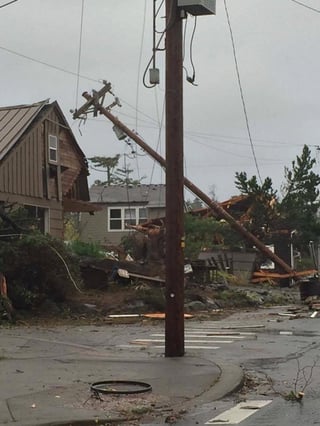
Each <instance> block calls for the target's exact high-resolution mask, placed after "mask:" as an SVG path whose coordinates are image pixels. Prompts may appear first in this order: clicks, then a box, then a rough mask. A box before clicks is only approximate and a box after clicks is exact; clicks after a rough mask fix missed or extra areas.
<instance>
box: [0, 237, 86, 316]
mask: <svg viewBox="0 0 320 426" xmlns="http://www.w3.org/2000/svg"><path fill="white" fill-rule="evenodd" d="M0 270H1V271H2V272H3V273H4V275H5V276H6V278H7V283H8V296H9V298H10V299H11V301H12V304H13V306H14V307H15V308H17V309H19V308H22V309H30V308H34V307H37V306H38V305H40V304H41V303H42V302H43V301H44V300H47V299H51V300H53V301H55V302H62V301H64V300H65V298H66V297H67V295H68V294H70V293H71V292H73V291H75V288H76V287H77V288H79V286H81V283H82V281H81V275H80V269H79V266H78V261H77V259H76V258H75V257H74V256H73V255H72V253H71V252H70V250H69V249H68V248H67V247H66V246H65V244H64V243H63V242H62V241H60V240H57V239H54V238H52V237H50V236H44V235H42V234H40V233H33V234H30V235H25V236H23V237H21V238H19V239H16V240H10V241H4V242H1V245H0Z"/></svg>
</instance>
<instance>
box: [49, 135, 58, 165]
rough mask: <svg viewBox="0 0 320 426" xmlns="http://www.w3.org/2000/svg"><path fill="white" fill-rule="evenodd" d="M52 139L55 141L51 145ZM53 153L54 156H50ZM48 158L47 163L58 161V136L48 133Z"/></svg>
mask: <svg viewBox="0 0 320 426" xmlns="http://www.w3.org/2000/svg"><path fill="white" fill-rule="evenodd" d="M52 141H55V146H52ZM52 153H54V154H55V155H54V157H55V158H52V157H51V154H52ZM48 159H49V163H54V164H57V163H58V137H57V136H56V135H52V134H49V135H48Z"/></svg>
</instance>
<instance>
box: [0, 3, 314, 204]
mask: <svg viewBox="0 0 320 426" xmlns="http://www.w3.org/2000/svg"><path fill="white" fill-rule="evenodd" d="M7 2H8V0H0V6H1V5H4V4H5V3H7ZM303 3H304V4H305V5H307V6H309V7H310V8H307V7H303V6H302V5H299V4H298V3H297V2H295V1H292V0H268V1H267V0H241V1H239V0H227V6H228V11H229V16H230V21H231V26H232V31H233V36H234V40H235V47H236V55H237V60H238V65H239V71H240V77H241V83H242V88H243V93H244V98H245V103H246V109H247V113H248V120H249V126H250V131H251V135H252V139H253V145H254V150H255V151H254V152H255V155H256V159H257V163H258V167H259V171H260V174H261V177H262V179H264V178H265V177H267V176H270V177H271V178H272V180H273V182H274V187H275V188H276V189H279V188H280V185H281V183H282V182H283V179H284V167H285V166H290V164H291V161H292V160H294V159H295V157H296V155H300V153H301V151H302V147H303V145H304V144H307V145H309V146H310V148H311V151H312V154H313V155H314V156H315V157H317V154H318V150H317V146H318V145H320V126H319V117H320V79H319V76H320V69H319V68H320V55H319V40H320V13H319V12H320V0H304V1H303ZM83 4H84V7H83V9H82V6H83ZM152 4H153V2H152V0H84V2H83V1H82V0H18V1H16V2H15V3H12V4H11V5H8V6H6V7H2V8H0V67H1V68H0V71H1V74H0V75H1V78H0V93H1V97H0V105H1V106H8V105H15V104H25V103H33V102H37V101H40V100H43V99H46V98H50V100H51V101H54V100H57V101H58V103H59V104H60V106H61V107H62V109H63V111H64V113H65V115H66V117H67V119H68V121H69V123H70V125H72V129H73V131H74V134H75V136H76V138H77V140H78V143H79V145H80V146H81V148H82V150H83V151H84V153H85V154H86V156H87V157H91V156H94V155H104V156H113V155H115V154H117V153H120V154H130V147H128V146H127V145H126V144H124V143H123V142H119V141H118V140H117V139H116V138H115V136H114V133H113V131H112V125H111V123H110V122H108V121H107V120H106V119H104V118H103V117H98V118H95V119H93V118H92V119H90V120H87V122H86V124H85V125H83V126H81V129H80V130H81V133H80V131H79V127H78V126H79V122H78V121H76V122H74V121H73V120H72V115H71V114H70V112H69V110H70V109H74V108H75V107H79V106H81V105H82V104H83V102H84V99H83V98H82V96H81V93H82V92H84V91H91V89H99V88H100V87H101V86H102V84H101V83H100V82H99V80H102V79H105V80H107V81H109V82H111V83H112V85H113V91H114V93H115V94H116V95H117V96H118V97H119V98H120V99H121V101H122V105H123V106H122V108H121V109H114V110H113V112H114V113H115V115H117V116H118V117H119V118H120V119H121V120H122V121H123V122H124V123H125V124H126V125H128V127H130V128H131V129H135V130H137V131H138V132H139V134H140V135H141V136H142V137H143V138H144V140H145V141H146V142H147V143H148V144H150V145H151V146H152V147H153V148H154V149H157V150H158V151H159V153H160V154H161V155H163V156H164V155H165V152H164V146H165V142H164V134H165V132H164V127H163V126H164V123H163V122H162V112H163V103H164V79H165V69H164V52H159V53H158V55H157V66H158V67H159V68H160V79H161V83H160V85H159V87H157V88H156V89H147V88H145V87H144V86H143V83H142V74H143V72H144V70H145V67H146V65H147V63H148V62H149V59H150V57H151V55H152ZM157 4H158V5H160V0H158V2H157ZM312 8H313V9H315V10H312ZM317 10H319V11H317ZM82 11H83V15H82ZM81 16H83V20H81ZM163 16H164V10H162V11H161V12H160V13H159V16H158V20H157V23H158V29H159V30H162V29H163V28H164V19H163ZM81 22H82V27H81ZM193 25H194V18H193V17H189V18H188V21H187V29H186V57H185V67H186V70H187V71H188V73H189V74H191V75H192V68H191V62H190V57H189V54H188V52H189V46H190V35H191V32H192V29H193ZM81 28H82V32H81ZM80 35H81V37H80ZM80 38H81V40H82V42H81V49H80ZM79 53H81V54H80V55H79ZM79 57H80V61H79ZM28 58H32V59H34V60H35V61H32V60H30V59H28ZM192 59H193V63H194V66H195V71H196V81H195V82H196V83H197V84H198V86H193V85H191V84H189V83H187V82H186V83H185V90H184V127H185V175H186V176H187V177H188V178H189V179H190V180H191V181H192V182H194V183H195V184H196V185H197V186H199V187H200V189H202V190H203V191H204V192H209V190H210V188H211V187H212V185H214V186H215V192H216V196H217V197H218V199H219V200H220V201H222V200H224V199H226V198H228V197H229V196H232V195H236V194H237V193H238V191H237V190H236V188H235V186H234V177H235V172H236V171H246V172H247V173H248V175H249V177H251V176H252V175H253V174H255V175H257V169H256V165H255V161H254V157H253V153H252V148H251V145H250V140H249V137H248V132H247V127H246V121H245V116H244V112H243V107H242V103H241V97H240V91H239V86H238V81H237V74H236V68H235V62H234V57H233V51H232V44H231V38H230V32H229V28H228V23H227V19H226V13H225V8H224V1H223V0H217V14H216V16H201V17H199V18H198V19H197V27H196V32H195V36H194V42H193V57H192ZM36 61H40V62H43V63H46V64H49V65H52V66H54V67H58V68H61V69H64V70H66V71H70V72H71V73H67V72H62V71H59V70H57V69H55V68H52V67H49V66H47V65H44V64H41V63H39V62H36ZM79 63H80V67H79ZM78 72H80V74H81V76H85V77H87V78H83V77H81V78H79V79H78V78H77V76H76V75H74V74H77V73H78ZM72 73H74V74H72ZM77 88H78V90H77ZM110 100H111V98H110ZM138 152H139V153H140V154H142V153H141V151H140V150H139V149H138ZM124 159H126V164H127V165H128V164H130V166H131V168H133V169H134V170H135V174H134V176H135V177H142V176H144V175H145V176H147V177H146V179H144V180H143V183H161V182H164V179H165V178H164V175H163V172H162V171H161V169H160V167H159V166H158V165H154V162H153V160H152V159H151V158H149V157H143V156H138V157H137V158H133V159H130V158H128V157H126V156H122V157H121V160H120V165H121V166H123V165H124V161H125V160H124ZM317 167H319V165H317ZM317 172H318V173H319V172H320V171H319V170H317ZM99 178H100V179H101V178H103V176H102V175H101V174H100V173H98V172H95V171H93V170H91V177H90V179H89V182H90V183H92V182H93V180H94V179H99ZM187 197H188V198H193V196H192V195H190V196H187Z"/></svg>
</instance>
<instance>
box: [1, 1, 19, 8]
mask: <svg viewBox="0 0 320 426" xmlns="http://www.w3.org/2000/svg"><path fill="white" fill-rule="evenodd" d="M16 1H18V0H12V1H9V2H8V3H5V4H2V5H1V6H0V9H1V8H3V7H6V6H9V5H10V4H12V3H15V2H16Z"/></svg>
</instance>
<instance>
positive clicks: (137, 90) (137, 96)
mask: <svg viewBox="0 0 320 426" xmlns="http://www.w3.org/2000/svg"><path fill="white" fill-rule="evenodd" d="M146 15H147V0H145V3H144V11H143V25H142V32H141V42H140V54H139V64H138V79H137V88H136V108H135V110H136V116H135V120H136V129H137V128H138V104H139V89H140V84H139V81H140V70H141V63H142V49H143V39H144V32H145V27H146Z"/></svg>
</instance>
